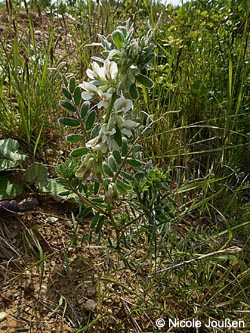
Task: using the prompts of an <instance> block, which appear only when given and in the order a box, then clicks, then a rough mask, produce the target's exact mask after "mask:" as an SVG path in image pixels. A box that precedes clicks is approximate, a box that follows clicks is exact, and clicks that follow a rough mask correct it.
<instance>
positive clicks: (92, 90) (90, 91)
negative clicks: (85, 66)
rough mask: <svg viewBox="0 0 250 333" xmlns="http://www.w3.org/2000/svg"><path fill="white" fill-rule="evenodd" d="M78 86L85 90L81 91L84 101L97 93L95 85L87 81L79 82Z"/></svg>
mask: <svg viewBox="0 0 250 333" xmlns="http://www.w3.org/2000/svg"><path fill="white" fill-rule="evenodd" d="M79 87H80V88H82V89H84V90H85V91H83V92H82V99H84V100H85V101H89V100H90V99H91V98H93V97H94V95H95V94H97V93H98V89H97V87H96V86H95V85H94V84H92V83H89V82H85V81H84V82H83V83H81V84H79Z"/></svg>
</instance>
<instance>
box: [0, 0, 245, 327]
mask: <svg viewBox="0 0 250 333" xmlns="http://www.w3.org/2000/svg"><path fill="white" fill-rule="evenodd" d="M6 4H7V7H6V8H5V9H4V10H6V12H7V17H6V21H5V27H4V29H3V30H1V31H0V34H1V35H0V37H1V39H0V45H1V47H0V122H1V127H0V139H1V140H0V200H4V199H15V200H19V199H20V200H22V199H23V197H25V196H29V195H30V193H32V194H34V192H35V193H36V196H37V197H39V196H40V195H41V196H43V195H44V194H45V193H46V195H49V196H51V197H52V198H54V199H56V200H60V201H61V202H63V203H64V202H68V203H69V204H70V205H72V208H71V210H72V211H71V212H70V213H69V214H68V215H67V219H68V220H70V223H71V224H70V225H71V230H70V233H69V234H68V235H66V234H67V230H63V232H65V238H66V239H67V240H66V242H65V241H64V240H63V241H62V243H61V244H60V246H59V245H58V244H57V246H55V247H53V244H52V245H51V248H49V250H48V249H47V248H46V246H47V245H48V244H47V243H49V241H48V242H47V241H46V242H45V241H44V239H43V238H41V237H40V238H39V237H38V235H37V233H36V228H34V227H33V226H31V227H29V226H25V232H24V233H23V244H24V248H25V251H26V252H27V253H30V256H33V257H32V258H33V261H32V262H30V261H29V262H28V263H27V264H26V266H25V268H24V270H23V271H22V270H21V272H20V273H19V274H17V275H16V276H12V278H11V279H7V281H5V282H6V284H7V285H8V283H9V284H10V283H11V282H12V281H14V280H15V279H18V278H19V275H21V274H22V273H23V272H24V271H32V269H33V268H34V267H37V268H38V269H39V273H40V277H39V296H38V297H39V300H40V302H43V301H44V299H43V297H44V295H43V287H44V283H45V282H44V281H45V275H46V274H45V270H46V268H47V267H48V266H49V265H50V263H51V262H52V261H53V260H54V258H55V257H56V258H60V260H61V261H60V264H61V266H62V273H60V276H65V279H66V281H67V282H65V283H68V284H69V285H70V286H73V285H74V283H75V282H76V281H78V280H80V281H82V280H84V281H85V280H86V281H87V282H86V283H92V284H94V285H95V286H96V295H95V298H94V301H93V300H92V299H91V295H90V296H89V295H87V296H86V297H85V303H84V304H85V308H84V309H85V310H84V311H85V312H84V311H83V312H84V315H82V317H81V318H80V317H79V315H78V313H77V311H76V307H77V306H80V305H79V304H80V303H77V305H74V304H73V301H72V299H71V298H70V297H71V296H72V295H71V296H69V295H68V296H67V295H66V294H65V293H63V291H62V290H61V289H60V288H61V287H60V285H59V282H58V281H59V280H60V278H58V281H57V283H58V287H56V290H57V298H58V299H57V301H58V302H57V305H56V306H54V307H53V308H52V309H51V313H50V317H53V316H56V315H59V316H61V318H63V319H65V320H66V321H67V323H68V325H69V327H70V329H71V330H72V331H70V332H157V331H161V332H166V331H168V332H175V333H181V332H194V331H196V330H195V328H188V327H184V328H180V327H179V328H178V327H176V328H175V327H172V328H171V327H169V326H168V318H171V319H174V318H176V319H178V320H184V322H185V321H186V322H187V321H188V320H192V319H193V320H200V321H201V322H202V323H207V322H208V319H209V318H210V319H211V320H216V321H221V322H222V321H225V319H226V318H229V319H230V320H235V321H239V320H241V321H243V322H244V325H245V327H238V328H237V330H236V331H237V332H239V333H240V332H247V331H248V330H249V329H250V303H249V299H250V297H249V296H250V287H249V278H250V270H249V262H250V261H249V254H250V243H249V239H250V204H249V198H250V185H249V170H250V157H249V156H250V154H249V152H250V146H249V139H250V134H249V133H250V122H249V121H250V117H249V96H250V81H249V77H250V67H249V63H250V48H249V33H250V16H249V14H250V6H249V4H248V1H244V0H241V1H240V0H238V1H237V0H232V1H226V0H217V1H215V0H209V1H198V0H197V1H190V2H189V3H186V4H184V5H183V6H180V7H177V8H173V7H172V6H171V5H168V6H164V5H163V4H160V3H158V2H151V1H140V0H139V1H136V2H135V1H129V0H126V1H121V2H120V1H119V2H115V1H102V2H101V3H99V2H98V1H97V2H93V1H86V2H82V1H78V2H76V1H69V2H67V3H58V6H55V5H53V6H52V5H50V3H49V2H47V1H42V2H37V1H35V2H34V1H32V2H31V3H30V4H27V3H26V1H25V2H24V5H25V6H24V8H21V7H20V6H19V4H16V3H13V2H12V1H10V0H9V1H7V2H6ZM126 24H127V26H126ZM125 26H126V28H125ZM131 27H133V28H134V29H132V28H131ZM130 28H131V29H130ZM114 49H115V50H116V51H114ZM153 54H154V56H153ZM107 59H108V60H107ZM93 61H95V65H93ZM91 63H92V65H91ZM96 63H98V64H99V65H97V64H96ZM115 64H116V65H115ZM104 70H105V71H104ZM90 80H92V82H91V84H90V82H89V81H90ZM98 103H99V104H98ZM118 105H120V106H119V107H118ZM114 110H115V111H114ZM125 124H126V126H125ZM65 137H66V140H65ZM13 173H15V174H19V176H20V175H21V181H19V180H20V177H14V180H13ZM70 207H71V206H70ZM0 210H1V206H0ZM48 214H49V213H48ZM57 214H58V212H56V213H55V214H54V213H53V212H52V213H51V216H52V217H54V216H55V215H56V216H57ZM61 214H62V215H63V216H64V215H65V212H64V211H62V212H61ZM59 215H60V214H59ZM18 218H20V217H18ZM82 224H84V228H82ZM46 227H47V225H46V224H45V225H44V228H46ZM84 229H85V230H84ZM54 233H56V230H54ZM93 249H94V250H93ZM92 250H93V251H96V252H91V251H92ZM72 251H73V252H74V256H73V255H72ZM97 251H99V252H97ZM86 257H87V259H88V260H89V262H88V260H87V259H86ZM34 258H35V260H38V261H35V262H34ZM90 258H91V259H90ZM92 260H93V262H94V264H90V262H91V261H92ZM78 266H79V267H80V268H79V267H78ZM76 267H77V269H76ZM51 279H52V280H53V276H52V277H51ZM55 280H56V279H55ZM77 283H78V284H79V283H80V282H79V281H78V282H77ZM74 293H75V292H73V294H74ZM74 295H75V294H74ZM75 297H77V296H75ZM86 299H87V301H86ZM44 302H45V301H44ZM91 302H92V303H91ZM0 310H1V309H0ZM79 318H80V319H79ZM158 318H162V319H164V320H165V325H164V323H163V322H157V323H158V327H157V323H156V320H157V319H158ZM162 323H163V324H162ZM161 324H162V326H161ZM25 325H26V326H25ZM30 327H31V326H30ZM192 327H194V326H192ZM20 329H23V331H24V330H25V329H27V323H25V324H24V327H21V328H20ZM29 329H30V332H35V330H32V328H29ZM215 331H216V332H217V331H218V332H222V331H223V332H224V329H223V328H222V329H220V328H218V327H217V328H216V330H215ZM236 331H235V332H236ZM202 332H214V328H213V327H211V326H207V327H203V328H202Z"/></svg>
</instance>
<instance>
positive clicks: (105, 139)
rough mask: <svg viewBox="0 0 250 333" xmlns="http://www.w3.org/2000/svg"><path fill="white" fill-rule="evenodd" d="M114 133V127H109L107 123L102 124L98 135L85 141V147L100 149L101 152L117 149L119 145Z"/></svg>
mask: <svg viewBox="0 0 250 333" xmlns="http://www.w3.org/2000/svg"><path fill="white" fill-rule="evenodd" d="M115 133H116V129H115V128H112V129H109V128H108V124H104V125H102V128H101V130H100V133H99V135H98V136H96V137H95V138H94V139H91V140H89V141H88V142H87V143H86V147H87V148H91V149H93V150H94V151H98V150H101V152H102V153H106V152H107V151H114V150H118V149H119V146H118V144H117V142H116V141H115V139H114V134H115Z"/></svg>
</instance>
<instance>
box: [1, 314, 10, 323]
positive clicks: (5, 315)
mask: <svg viewBox="0 0 250 333" xmlns="http://www.w3.org/2000/svg"><path fill="white" fill-rule="evenodd" d="M7 317H8V315H7V313H6V312H0V322H2V321H4V320H5V319H6V318H7Z"/></svg>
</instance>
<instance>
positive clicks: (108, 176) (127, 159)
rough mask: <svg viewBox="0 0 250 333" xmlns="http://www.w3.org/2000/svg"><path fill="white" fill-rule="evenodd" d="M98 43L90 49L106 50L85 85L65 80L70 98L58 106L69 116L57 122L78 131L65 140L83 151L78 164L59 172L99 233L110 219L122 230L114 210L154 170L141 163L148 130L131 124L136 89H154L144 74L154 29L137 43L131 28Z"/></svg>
mask: <svg viewBox="0 0 250 333" xmlns="http://www.w3.org/2000/svg"><path fill="white" fill-rule="evenodd" d="M99 38H100V43H95V44H91V45H95V46H96V45H98V46H100V47H102V52H101V57H92V60H93V62H92V63H91V64H90V68H88V69H87V70H86V75H87V80H85V81H83V82H82V83H80V84H79V85H76V81H75V78H74V77H71V78H70V79H69V80H67V79H66V78H65V77H64V83H65V87H64V88H63V89H62V92H63V94H64V96H65V98H66V99H64V100H62V101H60V105H61V106H62V107H63V108H64V109H66V110H67V111H68V112H69V115H68V116H66V117H61V118H60V119H59V123H60V124H62V125H64V126H67V127H71V128H73V129H74V130H75V132H74V133H70V134H68V135H67V141H68V142H70V143H75V142H78V143H79V142H80V143H81V146H80V147H78V148H76V149H74V150H73V151H72V152H71V156H72V157H74V158H75V157H77V158H78V160H79V159H80V165H78V166H77V167H76V163H73V164H72V163H68V164H67V165H68V167H67V168H66V169H67V172H65V169H63V168H61V171H62V170H64V175H63V177H64V180H65V179H67V181H68V187H69V188H70V189H71V190H72V191H73V192H75V193H76V194H77V196H78V197H79V199H80V201H81V203H82V204H83V206H84V207H85V209H84V210H83V215H85V214H86V213H89V212H90V210H91V212H92V214H93V216H94V217H93V221H92V224H91V225H92V227H96V229H97V230H100V229H101V227H102V224H103V222H104V220H105V217H108V220H109V222H110V223H111V224H112V225H113V226H114V227H115V230H116V231H118V229H119V228H120V227H119V218H118V217H117V216H116V218H114V211H115V210H116V207H117V206H118V205H121V204H122V203H123V202H125V200H124V198H125V197H126V198H128V197H129V196H130V197H131V192H133V190H134V189H135V187H136V186H137V185H135V183H136V179H137V180H138V179H139V178H140V177H142V178H143V177H144V176H145V174H144V173H145V172H148V171H149V169H150V163H143V161H142V152H141V147H140V146H139V145H138V140H139V137H140V134H141V133H142V132H143V131H145V128H144V127H143V125H142V124H141V122H140V120H139V121H138V120H137V121H135V120H134V119H133V109H134V103H133V101H135V100H136V99H137V98H138V97H139V92H138V85H144V86H145V87H148V88H150V87H152V86H153V82H152V80H151V79H150V78H149V77H147V76H146V75H145V72H146V70H147V67H148V66H149V65H150V63H151V61H152V59H153V57H154V45H153V44H152V43H151V39H152V31H151V30H149V31H148V33H147V35H146V36H143V37H141V38H135V37H134V29H133V27H131V26H129V24H127V25H126V26H125V27H123V26H120V27H118V28H117V29H116V30H115V31H114V32H113V33H112V34H111V35H110V36H108V37H104V36H101V35H100V36H99ZM72 166H73V168H72ZM127 166H128V167H129V172H128V170H127ZM69 169H70V170H69ZM72 170H74V172H73V171H72ZM145 170H146V171H145ZM66 174H67V175H66ZM160 177H162V175H161V176H160ZM163 178H164V177H163ZM162 180H163V179H162ZM163 183H164V181H163ZM124 211H126V209H124Z"/></svg>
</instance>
